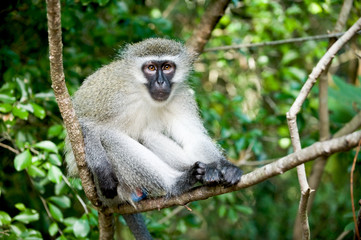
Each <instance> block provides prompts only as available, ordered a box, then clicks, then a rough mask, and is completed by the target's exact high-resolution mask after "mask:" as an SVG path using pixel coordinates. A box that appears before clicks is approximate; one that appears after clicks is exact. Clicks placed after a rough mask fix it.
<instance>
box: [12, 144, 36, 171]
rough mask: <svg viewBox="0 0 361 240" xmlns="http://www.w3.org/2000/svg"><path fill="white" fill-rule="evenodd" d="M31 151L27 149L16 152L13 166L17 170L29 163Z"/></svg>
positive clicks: (22, 168)
mask: <svg viewBox="0 0 361 240" xmlns="http://www.w3.org/2000/svg"><path fill="white" fill-rule="evenodd" d="M31 157H32V156H31V153H30V151H29V150H28V149H27V150H25V151H24V152H22V153H20V154H18V155H17V156H16V157H15V160H14V166H15V169H16V170H17V171H21V170H24V169H25V168H27V167H28V166H30V165H31Z"/></svg>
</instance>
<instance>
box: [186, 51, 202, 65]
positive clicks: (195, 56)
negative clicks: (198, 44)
mask: <svg viewBox="0 0 361 240" xmlns="http://www.w3.org/2000/svg"><path fill="white" fill-rule="evenodd" d="M187 54H188V58H189V60H190V62H191V63H192V64H193V63H194V62H195V61H197V59H198V57H199V55H200V54H199V53H197V52H196V51H194V49H193V48H190V47H188V48H187Z"/></svg>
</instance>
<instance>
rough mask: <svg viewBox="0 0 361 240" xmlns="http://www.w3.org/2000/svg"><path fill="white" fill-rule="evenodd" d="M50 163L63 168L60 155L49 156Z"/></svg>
mask: <svg viewBox="0 0 361 240" xmlns="http://www.w3.org/2000/svg"><path fill="white" fill-rule="evenodd" d="M49 162H50V163H51V164H53V165H56V166H61V157H60V155H59V154H54V153H52V154H50V155H49Z"/></svg>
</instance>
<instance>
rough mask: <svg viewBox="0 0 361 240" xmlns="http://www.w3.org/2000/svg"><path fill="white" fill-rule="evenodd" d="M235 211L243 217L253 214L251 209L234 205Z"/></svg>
mask: <svg viewBox="0 0 361 240" xmlns="http://www.w3.org/2000/svg"><path fill="white" fill-rule="evenodd" d="M235 209H237V211H239V212H241V213H243V214H245V215H251V214H252V213H253V210H252V208H250V207H247V206H243V205H236V206H235Z"/></svg>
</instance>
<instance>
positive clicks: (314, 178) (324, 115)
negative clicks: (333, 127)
mask: <svg viewBox="0 0 361 240" xmlns="http://www.w3.org/2000/svg"><path fill="white" fill-rule="evenodd" d="M352 2H353V0H345V1H344V2H343V5H342V8H341V11H340V14H339V17H338V20H337V23H336V25H335V28H334V30H333V31H334V32H339V31H342V30H343V29H344V27H345V24H346V20H347V19H348V16H349V14H350V11H351V6H352ZM335 41H336V40H335V39H330V40H329V47H331V46H332V44H334V43H335ZM331 63H332V62H330V63H329V64H328V65H327V66H326V69H325V71H324V72H323V73H322V75H321V77H320V83H319V89H320V90H319V103H320V105H319V116H320V123H319V128H320V141H322V140H326V139H329V138H330V124H329V108H328V69H329V68H330V66H331ZM355 130H356V129H354V130H351V131H349V132H348V133H350V132H353V131H355ZM340 136H342V135H340ZM327 159H328V158H327V157H321V158H319V159H316V161H315V163H314V165H313V167H312V172H311V175H310V177H309V183H310V187H311V188H312V189H314V190H315V192H314V193H313V194H311V196H310V201H309V204H308V208H307V210H308V211H310V210H311V207H312V204H313V201H314V198H315V196H316V190H317V189H318V186H319V184H320V182H321V178H322V174H323V171H324V169H325V166H326V162H327ZM296 225H297V224H296Z"/></svg>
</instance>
